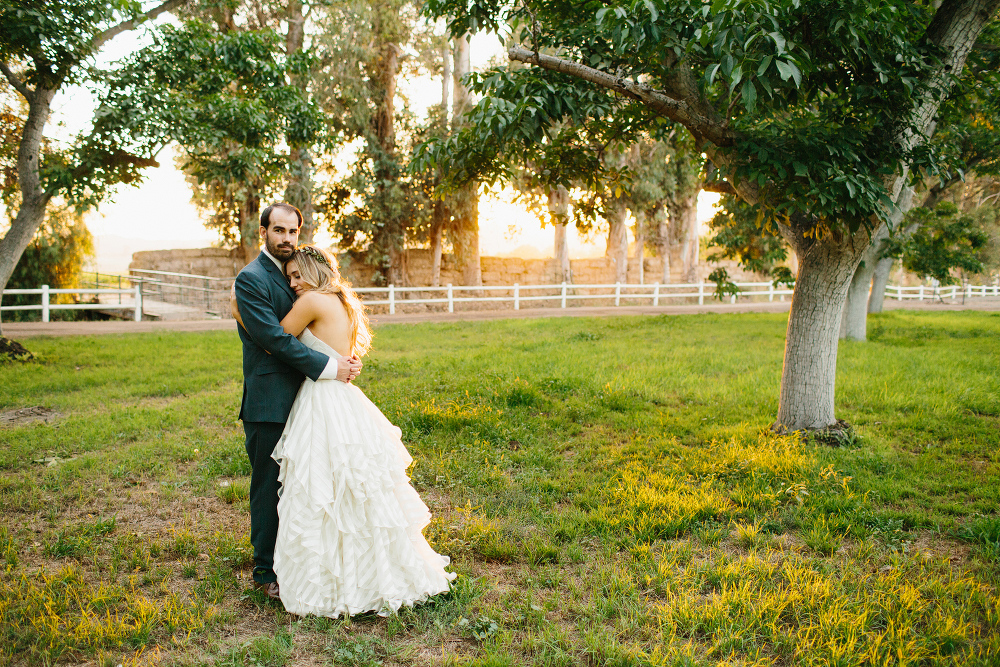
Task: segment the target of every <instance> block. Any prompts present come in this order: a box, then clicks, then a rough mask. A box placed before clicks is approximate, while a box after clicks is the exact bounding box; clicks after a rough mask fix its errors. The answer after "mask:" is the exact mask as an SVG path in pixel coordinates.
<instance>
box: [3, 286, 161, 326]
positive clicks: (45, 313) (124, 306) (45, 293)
mask: <svg viewBox="0 0 1000 667" xmlns="http://www.w3.org/2000/svg"><path fill="white" fill-rule="evenodd" d="M8 294H10V295H12V296H13V295H17V294H38V295H40V296H41V303H39V304H38V305H34V304H31V305H26V306H0V311H7V310H40V311H42V322H48V321H49V314H50V313H51V312H52V311H53V310H131V311H133V312H134V319H135V321H136V322H141V321H142V287H141V285H136V286H135V287H133V288H131V289H110V288H109V289H104V288H97V287H94V288H75V289H52V288H50V287H49V286H48V285H42V286H41V288H39V289H8V290H4V291H3V295H4V296H7V295H8ZM56 294H77V295H80V294H93V295H100V294H117V295H118V296H119V303H117V304H114V303H100V302H98V303H88V302H84V303H53V302H52V296H53V295H56ZM123 295H124V296H130V297H132V303H128V302H122V301H121V300H120V299H121V297H122V296H123Z"/></svg>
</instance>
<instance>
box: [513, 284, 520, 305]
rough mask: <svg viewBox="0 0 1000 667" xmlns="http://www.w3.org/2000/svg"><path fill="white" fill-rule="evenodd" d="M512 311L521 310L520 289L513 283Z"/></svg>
mask: <svg viewBox="0 0 1000 667" xmlns="http://www.w3.org/2000/svg"><path fill="white" fill-rule="evenodd" d="M514 310H521V288H520V287H518V285H517V283H514Z"/></svg>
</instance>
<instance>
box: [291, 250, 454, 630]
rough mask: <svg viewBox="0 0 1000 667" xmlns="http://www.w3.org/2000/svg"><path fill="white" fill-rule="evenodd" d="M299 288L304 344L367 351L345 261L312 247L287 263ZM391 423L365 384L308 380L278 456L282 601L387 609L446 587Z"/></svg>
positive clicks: (318, 610) (338, 611)
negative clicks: (343, 273)
mask: <svg viewBox="0 0 1000 667" xmlns="http://www.w3.org/2000/svg"><path fill="white" fill-rule="evenodd" d="M285 274H286V275H287V276H288V280H289V285H290V286H291V288H292V290H293V291H294V292H295V294H296V297H297V298H296V301H295V305H294V306H293V307H292V310H291V311H290V312H289V313H288V315H287V316H285V319H283V320H282V321H281V326H282V327H283V328H284V330H285V331H286V332H288V333H290V334H292V335H293V336H297V337H298V338H299V339H300V340H301V341H302V342H303V343H304V344H305V345H307V346H308V347H311V348H313V349H315V350H319V351H320V352H323V353H325V354H329V355H331V356H333V355H336V356H344V357H348V356H351V355H357V356H358V357H360V356H363V355H364V354H365V353H366V352H367V351H368V348H369V347H370V345H371V333H370V330H369V327H368V318H367V316H366V315H365V311H364V306H363V305H362V304H361V301H360V300H359V299H358V297H357V295H356V294H355V293H354V291H353V290H352V289H351V288H350V286H349V285H348V284H347V282H346V281H344V280H343V279H342V278H341V277H340V273H339V271H338V270H337V268H336V263H335V260H334V259H333V258H332V257H331V256H330V254H329V253H327V252H326V251H324V250H322V249H320V248H317V247H315V246H303V247H300V248H298V250H296V252H295V254H294V255H293V256H292V258H291V259H290V260H288V261H287V262H286V263H285ZM400 436H401V432H400V430H399V429H398V428H397V427H395V426H393V425H392V424H391V423H390V422H389V420H388V419H386V418H385V416H384V415H383V414H382V413H381V411H379V409H378V408H377V407H375V405H374V404H373V403H372V402H371V401H370V400H368V397H367V396H365V394H364V392H362V391H361V390H360V389H359V388H358V387H356V386H354V385H353V384H350V383H344V382H337V381H330V380H320V381H317V382H314V381H313V380H310V379H308V378H306V380H305V381H304V382H303V383H302V387H301V388H300V389H299V393H298V395H297V396H296V398H295V403H294V404H293V405H292V411H291V414H290V415H289V417H288V422H287V423H286V424H285V430H284V433H283V434H282V436H281V439H280V440H279V441H278V444H277V446H276V447H275V449H274V453H273V454H272V457H273V458H274V459H275V460H276V461H277V462H278V464H279V465H280V467H281V472H280V473H279V477H278V479H279V481H280V482H281V491H280V499H279V500H278V539H277V543H276V544H275V549H274V571H275V574H277V577H278V584H279V586H280V594H281V602H282V604H284V606H285V609H287V610H288V611H289V612H291V613H294V614H299V615H306V614H315V615H317V616H331V617H337V616H340V615H342V614H343V615H352V614H360V613H364V612H368V611H374V612H378V613H379V614H381V615H386V614H388V613H390V612H392V611H396V610H398V609H399V608H400V607H401V606H404V605H405V606H411V605H413V604H414V603H417V602H421V601H423V600H425V599H426V598H427V597H429V596H431V595H436V594H438V593H443V592H445V591H447V590H448V587H449V582H450V581H451V580H452V579H454V578H455V576H456V575H455V574H454V573H451V572H446V571H445V567H446V566H447V565H448V563H449V559H448V557H447V556H442V555H440V554H437V553H435V552H434V550H433V549H432V548H431V546H430V545H429V544H428V543H427V540H426V539H424V536H423V535H422V534H421V531H422V530H423V528H424V527H425V526H426V525H427V524H428V523H429V522H430V518H431V515H430V512H429V511H428V509H427V506H426V505H425V504H424V503H423V501H422V500H421V499H420V496H419V495H417V492H416V491H414V490H413V487H412V486H410V483H409V477H407V475H406V469H407V468H408V467H409V465H410V463H412V461H413V459H412V458H411V457H410V455H409V453H408V452H407V451H406V448H405V447H404V446H403V443H402V441H401V440H400Z"/></svg>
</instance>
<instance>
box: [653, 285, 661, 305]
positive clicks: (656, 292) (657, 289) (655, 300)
mask: <svg viewBox="0 0 1000 667" xmlns="http://www.w3.org/2000/svg"><path fill="white" fill-rule="evenodd" d="M653 305H654V306H659V305H660V283H656V287H654V288H653Z"/></svg>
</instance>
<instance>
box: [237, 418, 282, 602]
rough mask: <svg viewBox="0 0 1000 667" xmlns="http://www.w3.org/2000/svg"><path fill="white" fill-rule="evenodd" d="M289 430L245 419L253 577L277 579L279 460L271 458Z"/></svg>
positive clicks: (280, 426) (274, 424)
mask: <svg viewBox="0 0 1000 667" xmlns="http://www.w3.org/2000/svg"><path fill="white" fill-rule="evenodd" d="M283 430H285V425H284V424H279V423H276V422H248V421H244V422H243V432H244V433H245V434H246V447H247V456H249V457H250V465H251V466H252V468H253V472H252V473H251V475H250V543H251V544H252V545H253V561H254V568H253V580H254V581H256V582H257V583H260V584H267V583H270V582H272V581H277V577H276V576H275V574H274V541H275V540H276V539H277V537H278V487H279V484H278V470H279V467H278V462H277V461H275V460H274V459H272V458H271V453H272V452H273V451H274V446H275V445H277V444H278V440H279V439H280V438H281V432H282V431H283Z"/></svg>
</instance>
